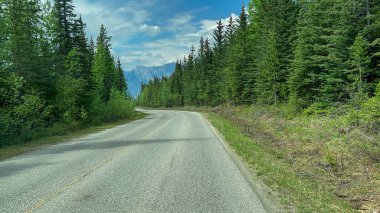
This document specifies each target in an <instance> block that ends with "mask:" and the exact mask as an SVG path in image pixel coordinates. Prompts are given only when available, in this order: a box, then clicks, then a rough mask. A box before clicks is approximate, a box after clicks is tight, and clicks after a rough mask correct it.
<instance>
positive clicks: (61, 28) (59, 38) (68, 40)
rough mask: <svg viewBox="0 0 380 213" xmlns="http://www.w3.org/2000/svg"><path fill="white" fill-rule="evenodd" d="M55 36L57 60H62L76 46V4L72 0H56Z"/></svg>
mask: <svg viewBox="0 0 380 213" xmlns="http://www.w3.org/2000/svg"><path fill="white" fill-rule="evenodd" d="M54 15H55V19H56V20H55V30H56V31H55V38H54V43H55V45H56V46H57V52H56V54H57V60H58V61H61V60H64V58H65V57H66V56H67V55H68V53H69V52H70V51H71V50H72V49H73V47H74V44H73V43H74V40H73V28H74V26H75V18H76V15H75V14H74V5H73V1H72V0H54Z"/></svg>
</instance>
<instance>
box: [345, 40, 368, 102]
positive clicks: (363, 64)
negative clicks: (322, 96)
mask: <svg viewBox="0 0 380 213" xmlns="http://www.w3.org/2000/svg"><path fill="white" fill-rule="evenodd" d="M368 46H369V45H368V42H367V41H366V40H365V39H364V38H363V36H362V35H358V36H357V37H356V39H355V42H354V44H353V45H352V47H351V49H350V50H351V60H350V64H351V69H350V70H349V71H348V78H349V80H350V81H351V82H352V83H351V85H350V88H349V89H350V94H351V99H352V100H353V102H354V104H355V106H357V107H358V106H359V105H360V104H361V103H362V102H363V101H364V96H365V94H366V93H367V92H366V88H365V86H366V82H364V79H365V78H366V77H367V75H368V70H369V69H368V67H369V64H370V62H371V59H370V57H369V55H368Z"/></svg>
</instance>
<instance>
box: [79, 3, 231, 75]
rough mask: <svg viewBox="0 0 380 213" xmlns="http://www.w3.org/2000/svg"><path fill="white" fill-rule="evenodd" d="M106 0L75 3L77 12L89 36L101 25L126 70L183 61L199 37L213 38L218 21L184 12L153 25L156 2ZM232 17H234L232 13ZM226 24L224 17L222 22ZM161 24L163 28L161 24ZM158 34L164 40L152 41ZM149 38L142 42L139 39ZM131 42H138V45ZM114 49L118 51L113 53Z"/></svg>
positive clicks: (195, 12) (95, 33)
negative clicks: (114, 1) (111, 1)
mask: <svg viewBox="0 0 380 213" xmlns="http://www.w3.org/2000/svg"><path fill="white" fill-rule="evenodd" d="M107 1H109V0H99V1H92V0H81V1H75V6H76V9H75V10H76V12H77V13H78V14H80V15H82V17H83V19H84V21H85V23H87V33H88V36H89V37H90V36H92V37H94V39H95V38H96V36H97V35H98V33H99V28H100V25H101V24H104V25H105V26H106V28H107V30H108V34H109V35H111V36H112V40H111V43H112V46H113V47H114V50H113V51H112V53H113V54H114V55H115V56H118V55H120V59H121V61H122V63H123V67H124V68H125V69H132V68H134V67H135V66H140V65H143V66H160V65H163V64H166V63H170V62H174V61H176V60H177V58H183V56H185V55H187V54H188V53H189V52H190V49H191V46H193V45H194V46H196V47H197V46H198V43H199V39H200V36H204V37H208V38H209V39H210V40H211V39H212V33H213V31H214V29H215V27H216V22H217V21H218V20H202V21H195V18H196V16H197V13H200V12H204V11H206V10H208V9H209V8H200V9H198V10H193V11H184V12H179V13H177V14H174V15H173V16H172V18H171V19H169V20H164V22H163V23H162V22H158V23H160V26H159V25H157V24H152V23H154V21H156V20H154V19H153V18H155V17H154V16H153V14H152V13H151V11H152V9H153V8H154V7H152V6H154V4H155V3H159V2H158V0H149V1H141V0H128V1H125V3H123V4H122V5H121V6H119V7H117V8H114V7H113V6H112V4H109V3H107ZM232 16H233V17H234V18H236V17H237V16H236V15H235V14H232ZM223 22H224V23H225V24H226V23H227V18H226V19H223ZM161 24H162V25H161ZM157 35H168V37H167V38H158V39H155V36H157ZM145 36H149V39H147V40H146V41H145V42H144V41H143V42H141V38H144V37H145ZM130 39H137V40H139V41H138V42H137V43H136V42H135V43H131V42H129V40H130ZM115 49H116V50H117V51H116V52H115Z"/></svg>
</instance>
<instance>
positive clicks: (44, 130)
mask: <svg viewBox="0 0 380 213" xmlns="http://www.w3.org/2000/svg"><path fill="white" fill-rule="evenodd" d="M85 28H86V24H85V23H83V20H82V18H81V17H78V16H77V15H76V14H75V13H74V6H73V3H72V0H55V1H53V2H51V1H46V2H45V3H41V1H39V0H1V1H0V147H1V146H6V145H11V144H15V143H20V142H27V141H29V140H31V139H34V138H38V137H42V136H44V135H52V134H60V133H62V132H64V131H67V130H69V129H76V128H80V127H82V126H84V125H88V124H94V123H100V122H106V121H112V120H115V119H120V118H125V117H126V116H128V115H130V114H131V113H132V112H133V111H134V107H133V103H132V101H131V100H130V99H129V97H128V96H127V95H126V94H127V85H126V81H125V79H124V74H123V70H122V67H121V63H120V60H115V58H114V57H113V56H112V54H111V45H110V40H111V37H110V36H108V35H107V30H106V28H105V27H104V26H101V27H100V32H99V36H98V37H97V39H96V41H93V39H92V38H91V40H90V41H89V40H88V38H87V37H86V33H85Z"/></svg>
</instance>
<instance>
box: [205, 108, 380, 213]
mask: <svg viewBox="0 0 380 213" xmlns="http://www.w3.org/2000/svg"><path fill="white" fill-rule="evenodd" d="M206 111H208V112H209V113H208V115H209V116H208V118H209V119H210V121H211V122H212V124H213V125H215V127H216V128H217V129H218V130H219V131H220V132H221V133H222V134H223V135H224V136H225V139H226V141H227V142H228V143H229V144H230V145H231V147H232V148H233V149H234V150H235V151H236V153H237V154H238V155H240V156H241V157H243V159H244V160H245V162H246V163H247V164H248V165H249V167H250V168H251V169H252V171H253V172H254V173H255V174H256V175H258V176H259V178H260V179H262V180H263V181H264V182H265V183H266V184H267V185H268V186H270V187H271V188H272V190H273V191H274V195H275V197H277V198H278V200H279V201H280V202H281V203H282V204H283V205H284V206H285V207H286V209H288V210H290V211H296V212H348V211H354V210H359V211H363V212H372V211H375V210H379V209H380V205H379V203H380V196H379V195H380V159H379V156H380V144H379V141H380V136H379V134H377V133H374V132H372V130H371V129H369V128H368V126H366V125H361V126H356V127H353V126H352V125H351V116H350V115H349V114H339V112H338V110H337V109H335V110H334V113H329V114H325V115H313V116H310V115H307V114H299V115H297V116H287V115H286V114H281V113H279V112H278V110H276V109H270V110H268V108H267V107H265V108H264V107H257V106H241V107H228V106H223V107H217V108H212V109H208V110H206Z"/></svg>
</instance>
